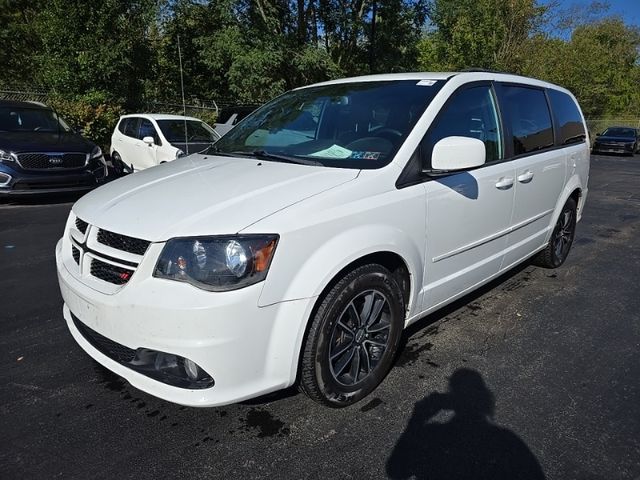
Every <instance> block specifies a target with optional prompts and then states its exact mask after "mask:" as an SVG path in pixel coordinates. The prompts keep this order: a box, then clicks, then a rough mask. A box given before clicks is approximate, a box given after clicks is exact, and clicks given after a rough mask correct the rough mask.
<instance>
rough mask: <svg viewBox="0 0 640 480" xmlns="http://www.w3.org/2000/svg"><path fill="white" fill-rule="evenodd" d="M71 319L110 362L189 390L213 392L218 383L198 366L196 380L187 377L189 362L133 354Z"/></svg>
mask: <svg viewBox="0 0 640 480" xmlns="http://www.w3.org/2000/svg"><path fill="white" fill-rule="evenodd" d="M71 318H72V319H73V324H74V325H75V327H76V328H77V329H78V331H79V332H80V334H81V335H82V336H83V337H84V339H85V340H86V341H87V342H89V343H90V344H91V346H92V347H94V348H95V349H96V350H98V351H99V352H100V353H102V354H103V355H106V356H107V357H109V358H110V359H111V360H114V361H116V362H118V363H119V364H120V365H123V366H125V367H127V368H130V369H131V370H134V371H136V372H138V373H141V374H142V375H146V376H147V377H149V378H153V379H154V380H157V381H159V382H162V383H166V384H167V385H172V386H174V387H179V388H185V389H189V390H202V389H205V388H211V387H213V385H214V383H215V382H214V381H213V378H212V377H211V375H209V374H208V373H207V372H205V371H204V370H202V368H200V367H198V366H196V370H197V372H198V376H197V378H190V377H189V376H188V375H187V373H186V372H187V369H186V367H185V362H186V361H187V360H186V359H185V358H184V357H181V356H179V355H174V354H170V353H165V352H159V351H156V350H150V349H148V348H137V349H135V350H134V349H133V348H129V347H126V346H124V345H121V344H119V343H118V342H114V341H113V340H111V339H109V338H107V337H105V336H104V335H101V334H99V333H98V332H96V331H95V330H92V329H91V328H89V327H88V326H87V325H85V324H84V323H82V322H81V321H80V319H79V318H78V317H76V316H75V315H74V314H73V313H71ZM192 363H193V362H192ZM193 365H195V364H193Z"/></svg>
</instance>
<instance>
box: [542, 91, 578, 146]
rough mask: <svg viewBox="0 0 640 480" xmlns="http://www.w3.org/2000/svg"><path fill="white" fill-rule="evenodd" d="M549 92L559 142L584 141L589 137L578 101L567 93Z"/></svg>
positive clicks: (565, 143)
mask: <svg viewBox="0 0 640 480" xmlns="http://www.w3.org/2000/svg"><path fill="white" fill-rule="evenodd" d="M548 92H549V100H551V109H552V110H553V117H554V120H555V122H556V128H557V132H558V143H559V144H560V145H567V144H570V143H579V142H583V141H584V140H585V138H587V137H586V133H585V131H584V125H583V124H582V117H581V116H580V111H579V110H578V107H577V106H576V102H574V100H573V98H571V97H570V96H569V95H567V94H566V93H563V92H559V91H557V90H549V91H548Z"/></svg>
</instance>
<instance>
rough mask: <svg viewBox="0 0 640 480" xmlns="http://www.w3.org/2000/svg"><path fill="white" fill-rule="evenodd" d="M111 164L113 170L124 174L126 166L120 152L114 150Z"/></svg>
mask: <svg viewBox="0 0 640 480" xmlns="http://www.w3.org/2000/svg"><path fill="white" fill-rule="evenodd" d="M111 165H112V167H113V171H114V172H116V174H117V175H122V174H123V173H124V172H125V171H126V166H125V164H124V162H123V161H122V157H121V156H120V154H119V153H118V152H115V151H114V152H113V154H112V155H111Z"/></svg>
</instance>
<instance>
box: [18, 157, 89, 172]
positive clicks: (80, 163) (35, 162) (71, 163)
mask: <svg viewBox="0 0 640 480" xmlns="http://www.w3.org/2000/svg"><path fill="white" fill-rule="evenodd" d="M17 156H18V163H19V164H20V166H21V167H22V168H24V169H26V170H46V169H52V168H82V167H84V166H85V164H86V163H87V154H86V153H18V155H17Z"/></svg>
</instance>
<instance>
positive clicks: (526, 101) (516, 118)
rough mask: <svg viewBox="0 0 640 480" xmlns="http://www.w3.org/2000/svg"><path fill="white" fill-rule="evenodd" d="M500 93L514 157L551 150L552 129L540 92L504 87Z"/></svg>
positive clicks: (547, 110) (548, 113) (545, 104)
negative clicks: (502, 95)
mask: <svg viewBox="0 0 640 480" xmlns="http://www.w3.org/2000/svg"><path fill="white" fill-rule="evenodd" d="M503 92H504V102H503V103H504V106H505V112H506V118H507V121H508V122H509V125H510V126H511V136H512V138H511V142H512V143H513V153H514V155H522V154H525V153H530V152H535V151H537V150H543V149H545V148H548V147H552V146H553V127H552V124H551V114H550V112H549V106H548V105H547V99H546V96H545V94H544V91H542V90H539V89H537V88H527V87H518V86H511V85H508V86H504V87H503Z"/></svg>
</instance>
